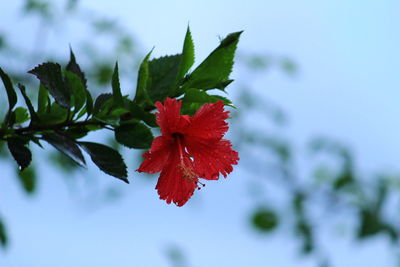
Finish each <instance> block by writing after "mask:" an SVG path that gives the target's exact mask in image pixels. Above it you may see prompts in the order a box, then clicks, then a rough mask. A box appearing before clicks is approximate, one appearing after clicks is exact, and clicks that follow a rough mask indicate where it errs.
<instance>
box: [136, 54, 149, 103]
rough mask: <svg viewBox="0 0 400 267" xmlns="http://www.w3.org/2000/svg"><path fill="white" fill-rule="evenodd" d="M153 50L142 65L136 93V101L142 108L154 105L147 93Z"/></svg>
mask: <svg viewBox="0 0 400 267" xmlns="http://www.w3.org/2000/svg"><path fill="white" fill-rule="evenodd" d="M152 52H153V50H151V51H150V52H149V53H148V54H147V55H146V57H145V58H144V59H143V61H142V63H141V64H140V68H139V73H138V80H137V86H136V93H135V98H134V101H135V102H136V103H138V104H139V105H141V106H151V105H153V103H152V101H151V100H150V97H149V94H148V93H147V89H146V88H147V80H148V78H149V58H150V55H151V53H152Z"/></svg>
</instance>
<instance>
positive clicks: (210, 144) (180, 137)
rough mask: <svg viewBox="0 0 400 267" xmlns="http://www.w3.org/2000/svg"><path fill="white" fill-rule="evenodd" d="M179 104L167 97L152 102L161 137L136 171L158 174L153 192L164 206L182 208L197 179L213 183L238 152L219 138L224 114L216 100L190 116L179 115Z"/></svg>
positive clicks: (225, 172) (225, 127) (227, 169)
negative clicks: (171, 204)
mask: <svg viewBox="0 0 400 267" xmlns="http://www.w3.org/2000/svg"><path fill="white" fill-rule="evenodd" d="M181 105H182V101H180V100H176V99H171V98H167V99H166V100H165V101H164V105H163V104H162V103H160V102H157V103H156V107H157V110H158V113H156V116H157V124H158V125H159V126H160V128H161V134H162V135H161V136H158V137H156V138H155V139H154V141H153V143H152V145H151V148H150V150H149V151H148V152H146V153H144V154H143V157H144V158H145V160H144V161H143V163H142V164H141V165H140V167H139V169H138V171H139V172H147V173H157V172H161V174H160V178H159V179H158V183H157V186H156V189H157V191H158V194H159V195H160V199H164V200H165V201H167V203H168V204H170V203H171V202H173V203H175V204H176V205H177V206H182V205H184V204H185V203H186V202H187V201H188V200H189V198H190V197H191V196H192V195H193V192H194V190H195V189H196V188H200V187H199V185H201V186H204V184H202V183H201V182H199V178H203V179H206V180H217V179H218V177H219V174H220V173H221V174H222V175H223V176H224V177H226V176H227V175H228V173H230V172H231V171H232V170H233V168H232V165H235V164H237V162H238V160H239V157H238V153H237V152H236V151H234V150H233V149H232V144H231V142H230V141H228V140H225V139H222V137H223V136H224V135H225V133H226V131H227V130H228V123H226V122H225V120H226V119H227V118H228V114H229V112H228V111H224V104H223V102H222V101H218V102H216V103H212V104H204V105H203V106H202V107H201V108H200V109H199V110H198V111H197V112H196V114H195V115H194V116H193V117H190V116H188V115H181V114H180V111H181Z"/></svg>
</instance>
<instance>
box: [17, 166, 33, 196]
mask: <svg viewBox="0 0 400 267" xmlns="http://www.w3.org/2000/svg"><path fill="white" fill-rule="evenodd" d="M17 174H18V179H19V181H20V183H21V185H22V187H23V188H24V189H25V192H26V193H28V194H32V193H33V192H34V191H35V189H36V180H37V179H36V172H35V169H34V168H33V167H32V166H30V167H29V168H26V169H25V170H23V171H18V172H17Z"/></svg>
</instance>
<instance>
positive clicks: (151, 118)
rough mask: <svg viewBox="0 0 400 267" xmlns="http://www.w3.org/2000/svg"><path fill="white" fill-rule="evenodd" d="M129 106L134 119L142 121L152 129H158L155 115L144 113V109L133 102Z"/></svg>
mask: <svg viewBox="0 0 400 267" xmlns="http://www.w3.org/2000/svg"><path fill="white" fill-rule="evenodd" d="M127 106H128V108H129V111H130V115H131V116H132V118H133V119H138V120H142V121H144V122H145V123H146V124H147V125H149V126H151V127H158V125H157V122H156V116H155V115H154V114H153V113H150V112H147V111H144V110H143V108H141V107H140V106H139V105H138V104H136V103H135V102H133V101H130V102H129V104H128V105H127Z"/></svg>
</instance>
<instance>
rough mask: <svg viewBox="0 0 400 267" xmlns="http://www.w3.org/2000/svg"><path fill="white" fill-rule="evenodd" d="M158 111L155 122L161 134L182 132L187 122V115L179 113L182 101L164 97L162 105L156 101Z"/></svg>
mask: <svg viewBox="0 0 400 267" xmlns="http://www.w3.org/2000/svg"><path fill="white" fill-rule="evenodd" d="M155 105H156V107H157V110H158V112H157V113H156V119H157V124H158V125H159V126H160V128H161V134H162V135H165V136H170V135H171V134H173V133H176V132H182V131H183V130H184V129H185V127H186V126H187V125H188V124H189V122H190V118H189V116H182V115H181V106H182V101H180V100H176V99H171V98H169V97H168V98H166V99H165V101H164V105H163V104H162V103H161V102H156V104H155Z"/></svg>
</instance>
